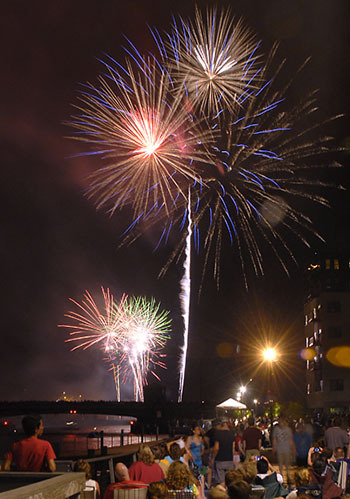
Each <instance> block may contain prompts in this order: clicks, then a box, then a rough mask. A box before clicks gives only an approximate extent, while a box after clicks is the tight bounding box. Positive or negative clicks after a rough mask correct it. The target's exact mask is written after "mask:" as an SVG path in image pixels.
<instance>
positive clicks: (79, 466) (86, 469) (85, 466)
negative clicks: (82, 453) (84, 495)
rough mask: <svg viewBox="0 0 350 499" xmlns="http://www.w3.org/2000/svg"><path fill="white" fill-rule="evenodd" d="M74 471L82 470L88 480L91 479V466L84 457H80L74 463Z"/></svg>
mask: <svg viewBox="0 0 350 499" xmlns="http://www.w3.org/2000/svg"><path fill="white" fill-rule="evenodd" d="M74 471H81V472H83V473H85V476H86V480H90V478H91V466H90V464H89V463H88V462H87V461H85V460H84V459H78V461H77V462H76V463H75V465H74Z"/></svg>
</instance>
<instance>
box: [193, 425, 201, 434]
mask: <svg viewBox="0 0 350 499" xmlns="http://www.w3.org/2000/svg"><path fill="white" fill-rule="evenodd" d="M192 432H193V435H196V436H197V437H199V436H200V435H201V434H202V428H201V427H200V426H199V425H196V426H194V427H193V428H192Z"/></svg>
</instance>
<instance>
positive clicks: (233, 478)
mask: <svg viewBox="0 0 350 499" xmlns="http://www.w3.org/2000/svg"><path fill="white" fill-rule="evenodd" d="M241 480H243V474H242V473H241V471H240V470H229V471H226V473H225V485H226V487H228V486H229V485H230V484H231V483H233V482H239V481H241Z"/></svg>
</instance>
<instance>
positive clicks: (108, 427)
mask: <svg viewBox="0 0 350 499" xmlns="http://www.w3.org/2000/svg"><path fill="white" fill-rule="evenodd" d="M42 419H43V423H44V434H43V437H42V438H44V439H46V440H49V442H51V444H52V445H53V447H54V449H55V452H56V454H57V456H58V457H59V456H65V457H69V456H72V457H73V456H77V455H80V456H86V455H88V454H89V453H90V454H91V453H92V452H93V451H95V450H96V449H100V448H101V438H100V435H99V433H100V432H101V431H103V432H104V437H103V445H104V446H106V447H118V446H120V444H121V441H120V433H121V431H122V430H123V431H124V445H128V444H137V443H140V436H139V435H133V434H131V433H130V428H131V425H130V422H131V421H136V418H133V417H128V416H111V415H102V414H44V415H43V416H42ZM21 420H22V416H13V417H9V418H7V421H8V428H9V429H11V430H12V431H11V433H9V434H7V435H1V446H0V447H1V451H2V453H3V452H5V451H6V450H7V449H8V448H9V446H10V445H11V442H12V441H14V440H18V439H19V438H22V436H23V435H22V425H21ZM151 440H155V436H154V435H153V436H152V435H145V437H144V441H145V442H147V441H151Z"/></svg>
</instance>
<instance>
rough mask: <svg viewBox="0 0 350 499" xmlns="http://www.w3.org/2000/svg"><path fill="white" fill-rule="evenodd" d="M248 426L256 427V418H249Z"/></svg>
mask: <svg viewBox="0 0 350 499" xmlns="http://www.w3.org/2000/svg"><path fill="white" fill-rule="evenodd" d="M248 425H249V426H254V425H255V419H254V416H249V418H248Z"/></svg>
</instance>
